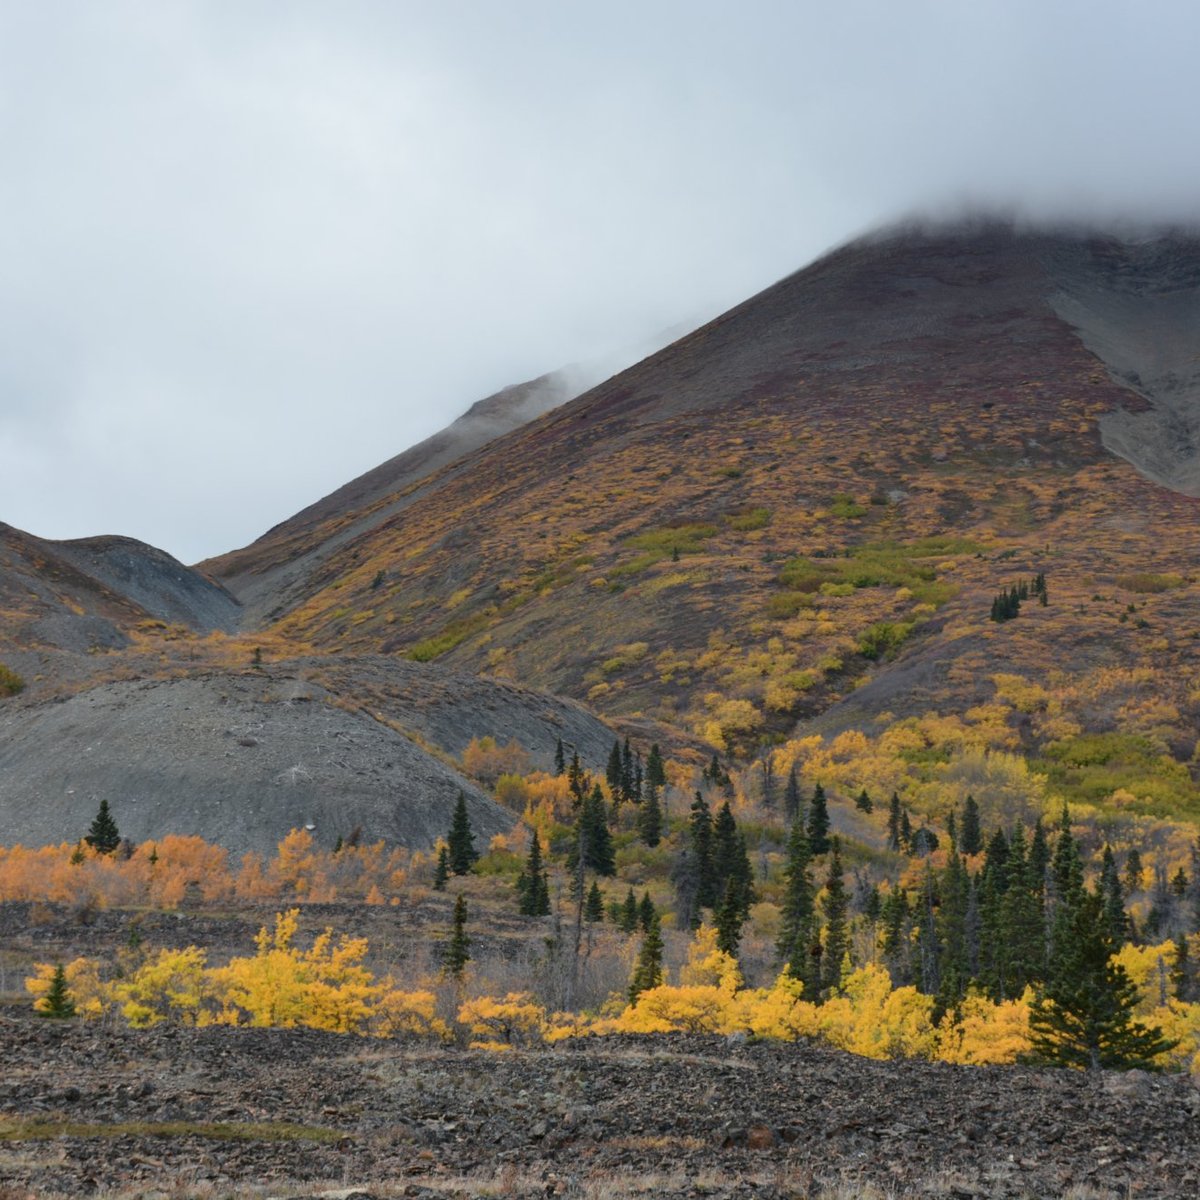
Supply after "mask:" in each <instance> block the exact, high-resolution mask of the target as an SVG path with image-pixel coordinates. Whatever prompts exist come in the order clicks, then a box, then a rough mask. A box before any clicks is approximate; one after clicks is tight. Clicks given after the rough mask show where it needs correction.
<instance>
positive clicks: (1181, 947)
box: [1171, 933, 1198, 1004]
mask: <svg viewBox="0 0 1200 1200" xmlns="http://www.w3.org/2000/svg"><path fill="white" fill-rule="evenodd" d="M1197 991H1198V989H1197V987H1196V971H1195V968H1194V967H1193V966H1192V961H1191V952H1190V949H1189V947H1188V940H1187V938H1186V937H1185V936H1184V935H1183V934H1182V933H1180V934H1177V935H1176V937H1175V955H1174V958H1173V960H1172V963H1171V995H1172V996H1174V997H1175V999H1176V1000H1178V1001H1179V1002H1180V1003H1181V1004H1191V1003H1192V1001H1193V1000H1195V999H1196V997H1197Z"/></svg>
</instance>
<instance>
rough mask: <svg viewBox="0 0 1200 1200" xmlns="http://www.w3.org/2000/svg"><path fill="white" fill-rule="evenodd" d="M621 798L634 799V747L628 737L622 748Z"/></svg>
mask: <svg viewBox="0 0 1200 1200" xmlns="http://www.w3.org/2000/svg"><path fill="white" fill-rule="evenodd" d="M621 798H622V799H623V800H632V799H633V747H632V746H630V744H629V739H628V738H626V739H625V745H624V747H623V749H622V750H621Z"/></svg>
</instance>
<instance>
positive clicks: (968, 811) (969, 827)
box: [959, 796, 983, 854]
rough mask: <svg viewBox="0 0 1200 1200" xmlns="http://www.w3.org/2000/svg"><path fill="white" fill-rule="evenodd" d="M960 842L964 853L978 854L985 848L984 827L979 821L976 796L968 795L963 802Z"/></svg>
mask: <svg viewBox="0 0 1200 1200" xmlns="http://www.w3.org/2000/svg"><path fill="white" fill-rule="evenodd" d="M959 844H960V846H961V848H962V852H963V853H964V854H978V853H979V852H980V851H981V850H982V849H983V829H982V828H981V827H980V823H979V805H978V803H977V802H976V800H975V797H974V796H968V797H967V798H966V800H965V801H964V803H963V815H962V830H961V831H960V833H959Z"/></svg>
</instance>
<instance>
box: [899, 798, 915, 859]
mask: <svg viewBox="0 0 1200 1200" xmlns="http://www.w3.org/2000/svg"><path fill="white" fill-rule="evenodd" d="M900 848H901V849H902V850H903V851H904V852H905V853H906V854H911V853H912V848H913V827H912V818H911V817H909V815H908V809H907V808H905V809H902V810H901V812H900Z"/></svg>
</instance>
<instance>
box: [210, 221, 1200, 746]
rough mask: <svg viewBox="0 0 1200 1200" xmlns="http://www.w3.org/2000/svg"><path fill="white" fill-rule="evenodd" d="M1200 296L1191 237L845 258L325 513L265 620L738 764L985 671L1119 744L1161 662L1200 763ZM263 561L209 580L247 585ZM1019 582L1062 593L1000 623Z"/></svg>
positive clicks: (974, 681) (1080, 240)
mask: <svg viewBox="0 0 1200 1200" xmlns="http://www.w3.org/2000/svg"><path fill="white" fill-rule="evenodd" d="M1198 305H1200V243H1198V242H1197V241H1196V240H1195V239H1193V238H1191V237H1188V236H1182V235H1178V234H1173V233H1163V234H1159V235H1156V236H1154V237H1143V238H1139V239H1136V240H1128V239H1125V240H1122V239H1120V238H1115V237H1109V236H1102V235H1098V234H1092V233H1084V232H1074V231H1057V232H1021V231H1017V230H1014V229H1013V228H1011V227H1007V226H1002V225H978V226H970V227H963V228H955V229H949V230H947V229H910V230H902V231H899V232H894V233H892V234H890V235H888V236H884V237H878V238H872V239H866V240H863V241H860V242H857V243H854V244H852V245H850V246H847V247H845V248H844V249H842V250H839V251H837V252H835V253H833V254H831V255H829V256H828V257H826V258H824V259H822V260H821V261H820V262H818V263H816V264H814V265H813V266H811V267H809V268H807V269H805V270H803V271H801V272H799V273H798V274H796V275H793V276H791V277H789V278H787V279H785V280H783V281H782V282H780V283H779V284H777V285H775V286H774V287H772V288H769V289H768V290H767V291H765V292H763V293H761V294H760V295H758V296H756V297H754V298H752V299H751V300H748V301H746V302H745V303H744V304H742V305H740V306H739V307H737V308H735V309H733V310H732V311H730V312H729V313H727V314H725V315H724V316H722V317H720V318H718V319H717V320H715V321H713V322H711V323H710V324H709V325H707V326H705V327H703V328H701V329H699V330H697V331H696V332H694V333H692V334H690V335H689V336H687V337H684V338H682V339H680V340H679V341H677V342H675V343H674V344H673V345H671V346H669V347H667V348H666V349H664V350H662V351H661V352H659V353H658V354H655V355H653V356H651V357H650V358H648V359H646V360H645V361H643V362H641V363H639V364H638V365H637V366H635V367H633V368H631V369H629V370H627V371H625V372H623V373H621V374H619V375H617V376H615V377H614V378H612V379H610V380H608V381H607V382H605V383H603V384H601V385H599V386H598V387H596V388H593V389H592V390H591V391H589V392H587V393H585V394H584V395H582V396H580V397H579V398H577V399H575V400H574V401H571V402H570V403H567V404H565V405H562V406H561V407H558V408H556V409H554V410H553V411H552V412H550V413H548V414H547V415H545V416H543V417H542V418H540V419H539V420H536V421H534V422H532V423H530V424H526V425H523V426H522V427H521V428H519V429H517V430H515V431H514V432H512V433H509V434H507V435H505V436H502V437H500V438H498V439H496V440H494V441H492V442H489V443H488V444H487V445H486V446H483V447H482V448H480V449H478V450H475V451H473V452H472V453H470V454H468V455H467V456H465V457H464V458H461V459H459V460H458V461H457V462H455V463H453V464H451V465H449V466H447V467H443V468H441V469H439V470H436V471H434V472H433V473H432V474H429V475H427V476H425V477H424V478H423V479H422V481H421V482H420V485H419V486H418V487H416V488H413V487H409V488H406V489H402V490H400V491H395V492H392V493H390V494H389V495H386V496H377V497H376V498H375V499H374V500H373V501H372V514H373V515H372V517H371V519H370V520H366V519H364V518H363V515H362V510H361V509H359V508H355V509H353V511H343V510H342V509H340V508H339V507H338V506H337V505H336V504H332V505H330V506H327V507H324V508H322V509H321V511H320V512H318V513H313V514H312V516H311V519H310V520H308V521H307V522H306V524H305V531H304V537H303V540H304V547H305V550H304V554H305V556H307V559H308V560H309V561H315V560H316V559H319V565H318V566H317V567H316V569H314V570H311V571H309V570H307V569H306V571H305V573H304V580H303V581H302V582H300V583H297V585H296V586H294V587H291V586H289V587H288V588H287V589H285V590H286V594H283V593H280V594H279V595H278V597H277V599H278V603H276V604H275V605H274V608H273V609H272V611H273V613H274V616H273V617H272V619H271V620H270V621H269V622H268V624H269V627H270V628H271V630H272V631H273V632H275V633H276V634H278V635H279V636H282V637H285V638H290V639H301V640H304V641H305V642H307V643H309V644H311V645H313V646H314V647H316V648H319V649H320V650H322V651H326V652H334V653H344V652H347V651H352V652H356V653H357V652H364V651H370V652H377V651H382V652H384V653H386V654H392V655H399V656H408V657H410V658H413V659H416V660H418V661H430V660H432V659H438V660H439V661H445V662H448V663H451V664H454V665H455V666H456V667H459V668H464V669H467V670H470V671H486V672H489V673H492V674H497V675H508V676H510V677H512V678H515V679H521V680H522V681H526V682H530V683H533V684H535V685H537V686H541V687H544V688H547V689H549V690H552V691H556V692H561V693H564V694H568V695H572V696H575V697H577V698H579V699H584V700H587V701H588V702H589V703H591V704H592V705H594V706H595V707H596V708H598V709H599V710H600V711H601V712H604V713H606V714H608V715H610V716H618V717H619V716H631V715H635V714H641V715H645V716H651V717H654V718H656V719H658V720H660V721H663V722H667V723H674V724H676V725H678V726H680V727H682V728H685V729H687V730H689V731H691V732H695V733H699V734H701V735H702V736H705V737H707V738H709V739H710V740H713V741H715V743H716V744H717V745H719V746H725V747H727V748H731V749H735V748H742V749H744V748H746V747H747V746H748V745H751V744H753V743H754V742H755V741H756V740H757V739H758V738H759V737H761V736H762V735H763V734H764V733H770V732H775V733H784V732H788V731H790V730H791V729H792V728H794V727H795V726H796V725H797V723H805V722H818V723H819V725H820V727H822V728H833V727H835V726H840V727H846V726H849V725H854V724H862V723H863V722H864V721H870V720H872V719H873V718H874V717H875V716H876V715H878V714H880V713H883V712H887V713H892V714H893V715H905V714H908V713H914V712H923V711H927V710H953V711H963V710H965V709H967V708H970V707H972V706H978V705H980V704H984V703H986V702H988V701H989V700H990V699H991V697H992V695H993V691H992V684H991V682H990V680H991V676H992V675H993V674H994V673H996V672H1002V671H1016V672H1018V673H1022V674H1025V673H1028V675H1029V676H1030V677H1031V678H1033V679H1035V680H1036V681H1037V682H1038V683H1039V685H1045V684H1048V683H1051V682H1054V686H1055V687H1058V688H1059V689H1060V690H1063V691H1064V692H1065V693H1067V695H1066V704H1067V709H1068V713H1067V715H1068V717H1069V719H1071V720H1072V721H1075V722H1076V723H1077V724H1079V725H1081V726H1082V727H1084V728H1104V727H1105V723H1106V722H1108V721H1111V719H1112V714H1111V711H1107V709H1110V708H1111V707H1112V706H1113V698H1112V697H1111V696H1107V697H1106V698H1105V700H1104V702H1103V703H1102V704H1101V703H1097V702H1094V697H1093V696H1092V692H1093V691H1094V689H1093V688H1092V687H1091V685H1090V684H1089V682H1088V680H1089V679H1090V678H1092V677H1093V676H1094V675H1095V673H1096V672H1099V671H1109V672H1118V673H1125V675H1126V676H1128V678H1130V679H1139V680H1141V681H1142V683H1143V684H1144V683H1145V681H1146V679H1147V678H1148V676H1147V675H1146V674H1145V673H1146V672H1150V673H1151V674H1153V675H1155V676H1156V678H1155V679H1154V681H1153V683H1152V687H1153V689H1154V690H1155V693H1156V695H1157V696H1158V698H1159V699H1161V700H1162V701H1164V706H1163V709H1162V712H1160V714H1159V715H1160V718H1161V719H1160V720H1159V721H1158V726H1159V728H1160V729H1161V730H1163V731H1165V734H1166V736H1167V737H1168V738H1170V739H1172V740H1173V741H1175V742H1177V743H1178V744H1179V746H1180V747H1181V748H1182V747H1183V745H1184V744H1185V743H1187V744H1188V745H1189V753H1190V742H1191V741H1192V740H1194V738H1193V735H1192V732H1191V731H1192V729H1193V728H1194V722H1195V719H1196V718H1197V717H1198V716H1200V712H1197V711H1196V709H1195V705H1196V700H1195V699H1194V697H1193V695H1192V689H1191V687H1190V685H1188V684H1186V683H1185V682H1183V681H1184V680H1186V679H1187V678H1189V677H1190V674H1191V672H1192V671H1193V670H1194V668H1195V665H1196V658H1197V643H1196V642H1195V641H1194V640H1193V639H1192V629H1193V627H1194V622H1195V618H1196V616H1197V614H1198V609H1197V604H1198V602H1200V587H1197V582H1196V578H1195V576H1194V575H1193V574H1191V568H1192V564H1194V562H1195V561H1196V557H1197V553H1198V552H1200V527H1198V525H1197V521H1196V516H1197V501H1196V499H1195V498H1194V495H1193V493H1194V492H1195V491H1196V488H1195V487H1194V486H1193V483H1192V481H1191V479H1192V477H1191V472H1192V470H1193V469H1194V462H1195V461H1196V454H1195V445H1194V437H1193V432H1192V431H1193V428H1194V426H1195V423H1196V420H1197V419H1200V418H1197V417H1196V413H1198V412H1200V402H1198V399H1197V397H1198V396H1200V387H1198V375H1197V367H1196V363H1195V361H1194V355H1193V354H1192V352H1191V347H1192V346H1193V337H1192V335H1193V332H1194V330H1195V328H1196V316H1197V312H1198V311H1200V310H1198V307H1197V306H1198ZM278 548H279V547H276V549H278ZM254 553H257V552H254ZM250 554H251V551H247V552H242V553H241V554H239V555H234V556H230V557H229V558H228V559H226V560H221V561H218V562H217V563H215V564H213V565H214V566H215V567H216V569H217V570H218V571H223V572H226V573H227V574H226V582H227V583H229V584H230V586H232V587H234V588H235V589H236V588H237V587H239V586H241V580H242V579H243V576H242V575H239V574H238V573H237V572H236V570H235V569H234V568H233V567H232V566H231V565H230V564H237V563H240V562H243V561H245V560H244V558H243V555H250ZM314 556H315V557H314ZM1038 573H1044V574H1046V575H1047V576H1048V578H1049V580H1050V592H1051V595H1052V597H1053V602H1052V603H1051V604H1050V605H1049V606H1048V607H1045V608H1042V609H1040V610H1037V611H1029V610H1027V613H1028V619H1022V620H1021V621H1015V622H1011V623H1009V624H1007V625H1005V626H1003V627H1000V626H997V625H996V624H995V623H993V622H991V621H990V620H989V613H990V605H991V601H992V599H993V598H994V596H995V595H996V594H997V592H998V591H999V590H1002V589H1004V590H1007V589H1008V588H1010V587H1012V586H1016V584H1017V582H1018V581H1019V580H1022V579H1029V578H1032V577H1033V576H1034V575H1036V574H1038ZM264 603H265V602H264V601H263V599H262V597H261V596H256V598H255V605H256V607H257V610H258V611H263V609H264ZM266 607H268V608H269V607H270V606H269V605H268V606H266ZM1135 613H1136V614H1137V615H1136V616H1134V614H1135ZM1131 617H1132V618H1133V619H1130V618H1131ZM1051 672H1057V675H1055V680H1054V681H1051V679H1050V674H1051ZM1158 673H1161V678H1159V677H1157V676H1158ZM1138 700H1139V696H1137V695H1134V694H1132V693H1131V694H1129V695H1124V696H1122V697H1120V698H1118V700H1117V702H1116V707H1119V706H1120V704H1122V703H1125V704H1129V703H1132V702H1135V701H1138ZM1168 708H1169V709H1170V711H1169V712H1168V711H1167V709H1168Z"/></svg>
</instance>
